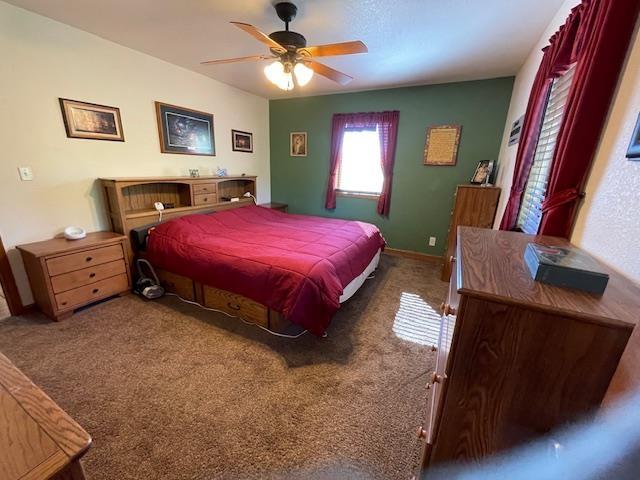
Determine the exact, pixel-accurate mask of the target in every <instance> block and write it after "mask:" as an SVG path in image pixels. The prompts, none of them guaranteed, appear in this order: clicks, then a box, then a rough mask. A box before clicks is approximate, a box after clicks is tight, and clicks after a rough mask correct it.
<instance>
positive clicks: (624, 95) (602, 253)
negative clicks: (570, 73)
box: [571, 24, 640, 282]
mask: <svg viewBox="0 0 640 480" xmlns="http://www.w3.org/2000/svg"><path fill="white" fill-rule="evenodd" d="M639 25H640V24H639ZM638 113H640V36H639V35H638V28H636V36H635V41H634V44H633V47H632V49H631V52H630V54H629V55H628V57H627V63H626V65H625V67H624V70H623V73H622V75H621V80H620V83H619V85H618V91H617V93H616V96H615V99H614V101H613V104H612V107H611V111H610V112H609V118H608V120H607V124H606V127H605V130H604V133H603V136H602V139H601V141H600V146H599V148H598V151H597V154H596V157H595V161H594V164H593V169H592V170H591V175H590V177H589V181H588V182H587V186H586V188H585V192H586V197H585V199H584V202H583V204H582V207H581V209H580V212H579V214H578V218H577V221H576V226H575V229H574V231H573V236H572V238H571V240H572V241H573V243H575V244H576V245H579V246H581V247H582V248H584V249H586V250H588V251H590V252H591V253H593V254H594V255H596V256H597V257H599V258H600V259H602V260H603V261H605V262H607V263H608V264H610V265H611V266H612V267H614V268H616V269H617V270H620V271H621V272H623V273H625V274H627V275H628V276H629V277H631V278H633V279H634V280H635V281H636V282H640V161H637V162H636V161H634V162H632V161H630V160H628V159H627V158H626V157H625V154H626V152H627V147H628V146H629V142H630V140H631V135H632V133H633V128H634V126H635V124H636V120H637V119H638Z"/></svg>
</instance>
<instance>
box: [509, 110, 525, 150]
mask: <svg viewBox="0 0 640 480" xmlns="http://www.w3.org/2000/svg"><path fill="white" fill-rule="evenodd" d="M523 121H524V115H522V116H521V117H520V118H519V119H517V120H516V121H515V122H513V125H511V130H510V131H509V146H512V145H516V144H517V143H520V133H521V132H522V122H523Z"/></svg>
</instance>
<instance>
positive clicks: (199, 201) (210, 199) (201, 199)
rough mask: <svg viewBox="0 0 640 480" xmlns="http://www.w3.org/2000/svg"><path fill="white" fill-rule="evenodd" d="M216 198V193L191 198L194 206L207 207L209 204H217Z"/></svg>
mask: <svg viewBox="0 0 640 480" xmlns="http://www.w3.org/2000/svg"><path fill="white" fill-rule="evenodd" d="M217 202H218V197H217V196H216V193H215V192H213V193H201V194H198V195H194V196H193V203H194V204H195V205H209V204H211V203H217Z"/></svg>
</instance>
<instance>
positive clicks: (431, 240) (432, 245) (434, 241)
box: [429, 237, 436, 247]
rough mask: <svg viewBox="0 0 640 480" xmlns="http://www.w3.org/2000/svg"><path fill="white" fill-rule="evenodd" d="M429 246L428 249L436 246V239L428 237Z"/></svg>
mask: <svg viewBox="0 0 640 480" xmlns="http://www.w3.org/2000/svg"><path fill="white" fill-rule="evenodd" d="M429 246H430V247H435V246H436V237H429Z"/></svg>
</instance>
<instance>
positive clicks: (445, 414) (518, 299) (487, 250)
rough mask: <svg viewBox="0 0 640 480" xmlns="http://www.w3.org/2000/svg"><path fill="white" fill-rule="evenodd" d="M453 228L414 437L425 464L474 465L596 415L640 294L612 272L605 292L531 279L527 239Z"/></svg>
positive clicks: (561, 242)
mask: <svg viewBox="0 0 640 480" xmlns="http://www.w3.org/2000/svg"><path fill="white" fill-rule="evenodd" d="M531 241H536V242H538V243H543V244H547V245H556V246H562V245H568V242H567V241H566V240H564V239H559V238H553V237H543V236H529V235H524V234H521V233H515V232H499V231H494V230H489V229H479V228H470V227H460V229H459V230H458V242H457V249H456V255H455V257H454V258H453V259H452V263H453V265H452V267H453V268H452V270H453V272H452V274H451V280H450V289H449V294H448V298H447V299H446V301H445V302H444V303H443V305H442V324H441V329H440V339H439V344H438V355H437V362H436V367H435V371H434V373H433V375H432V377H431V382H430V385H429V388H430V389H432V391H433V393H432V395H431V404H430V405H429V406H428V407H427V415H426V422H427V424H426V425H424V426H423V427H422V429H421V434H422V435H421V436H423V437H426V439H427V444H426V447H425V453H424V457H423V468H426V467H427V466H429V465H433V464H439V463H444V462H452V461H474V460H478V459H480V458H482V457H484V456H486V455H490V454H493V453H495V452H498V451H500V450H503V449H508V448H512V447H514V446H516V445H518V444H522V443H524V442H527V441H529V440H531V439H532V438H535V437H537V436H540V435H542V434H545V433H547V432H549V431H551V430H553V429H555V428H558V427H560V426H562V425H564V424H566V423H568V422H571V421H573V420H576V419H579V418H581V417H582V416H583V415H588V414H590V413H592V412H594V411H595V409H597V408H598V406H599V405H600V403H601V401H602V399H603V397H604V395H605V392H606V391H607V387H608V385H609V382H610V381H611V378H612V375H613V373H614V371H615V369H616V366H617V365H618V361H619V359H620V356H621V355H622V352H623V350H624V348H625V345H626V344H627V341H628V339H629V336H630V334H631V331H632V329H633V327H634V325H635V324H636V322H637V320H638V316H639V315H640V314H639V313H638V312H640V288H638V287H636V286H634V285H633V283H632V282H630V281H629V280H627V279H625V278H624V277H622V276H621V275H619V274H617V273H615V272H613V271H610V272H609V273H610V280H609V285H608V287H607V289H606V291H605V293H604V294H603V295H602V296H596V295H592V294H588V293H585V292H580V291H577V290H571V289H563V288H559V287H554V286H551V285H546V284H543V283H540V282H535V281H533V280H532V278H531V276H530V275H529V272H528V270H527V268H526V266H525V264H524V260H523V255H524V248H525V246H526V244H527V243H528V242H531Z"/></svg>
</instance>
